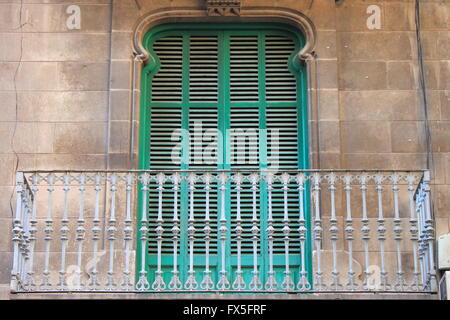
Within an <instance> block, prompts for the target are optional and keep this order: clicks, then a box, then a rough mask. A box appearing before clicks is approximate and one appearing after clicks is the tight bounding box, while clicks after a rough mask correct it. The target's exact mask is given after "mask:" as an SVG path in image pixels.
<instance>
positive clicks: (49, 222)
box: [41, 173, 56, 290]
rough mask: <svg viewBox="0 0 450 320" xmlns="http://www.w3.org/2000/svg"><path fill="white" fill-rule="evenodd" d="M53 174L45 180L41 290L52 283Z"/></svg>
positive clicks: (49, 287)
mask: <svg viewBox="0 0 450 320" xmlns="http://www.w3.org/2000/svg"><path fill="white" fill-rule="evenodd" d="M55 179H56V177H55V175H54V174H53V173H50V174H48V175H47V177H46V178H45V180H46V181H47V191H48V201H47V218H46V220H45V229H44V232H45V238H44V240H45V256H44V271H43V272H42V283H41V290H50V289H51V287H52V284H51V283H50V270H49V263H50V246H51V242H52V233H53V218H52V209H53V191H55V187H54V183H55Z"/></svg>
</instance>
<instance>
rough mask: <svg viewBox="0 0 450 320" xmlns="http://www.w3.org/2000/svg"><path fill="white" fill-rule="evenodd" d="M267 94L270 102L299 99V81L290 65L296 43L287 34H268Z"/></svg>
mask: <svg viewBox="0 0 450 320" xmlns="http://www.w3.org/2000/svg"><path fill="white" fill-rule="evenodd" d="M265 47H266V52H265V56H266V96H267V101H268V102H273V101H286V102H295V101H296V100H297V82H296V79H295V76H294V75H293V74H292V73H291V71H290V70H289V67H288V60H289V57H290V56H291V55H292V54H293V53H294V50H295V44H294V41H293V40H292V39H289V38H288V37H286V36H278V35H266V41H265Z"/></svg>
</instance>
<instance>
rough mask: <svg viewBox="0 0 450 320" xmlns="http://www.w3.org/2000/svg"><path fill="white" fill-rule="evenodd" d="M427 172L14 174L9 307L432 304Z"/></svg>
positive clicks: (433, 282)
mask: <svg viewBox="0 0 450 320" xmlns="http://www.w3.org/2000/svg"><path fill="white" fill-rule="evenodd" d="M429 184H430V176H429V172H427V171H407V172H406V171H356V170H354V171H352V170H348V171H339V170H335V171H331V170H297V171H288V172H275V171H270V170H268V171H229V170H228V171H227V170H223V171H220V170H219V171H189V170H185V171H183V170H179V171H165V172H160V171H70V172H69V171H67V172H66V171H33V172H18V173H17V184H16V192H17V194H16V212H15V218H14V226H13V245H14V259H13V268H12V273H11V290H12V292H14V293H41V294H42V293H44V294H45V293H74V292H76V293H87V292H89V293H92V292H97V293H102V294H105V295H107V294H111V293H129V294H136V293H155V294H158V293H166V294H167V293H197V294H198V293H234V294H236V293H289V294H305V293H318V294H320V293H361V292H364V293H400V294H409V293H415V294H418V293H419V294H421V293H434V292H435V291H436V275H435V264H434V259H435V257H434V243H435V240H434V220H433V216H432V212H431V209H430V188H429Z"/></svg>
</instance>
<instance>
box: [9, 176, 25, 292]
mask: <svg viewBox="0 0 450 320" xmlns="http://www.w3.org/2000/svg"><path fill="white" fill-rule="evenodd" d="M24 188H25V177H24V174H23V173H21V172H18V173H17V174H16V213H15V216H14V227H13V230H12V232H13V236H12V242H13V244H14V256H13V267H12V271H11V288H12V290H14V291H18V290H20V289H22V282H21V281H22V279H21V277H20V269H21V259H22V257H21V254H22V252H21V249H20V243H21V241H22V233H23V226H22V215H23V212H22V207H23V201H24V200H23V198H24V192H25V191H24Z"/></svg>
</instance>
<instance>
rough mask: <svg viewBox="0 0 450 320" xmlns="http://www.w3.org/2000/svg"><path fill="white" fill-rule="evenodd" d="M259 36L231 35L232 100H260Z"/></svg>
mask: <svg viewBox="0 0 450 320" xmlns="http://www.w3.org/2000/svg"><path fill="white" fill-rule="evenodd" d="M258 93H259V88H258V37H257V36H256V35H255V36H231V37H230V101H231V102H242V101H246V102H249V101H258V100H259V99H258Z"/></svg>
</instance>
